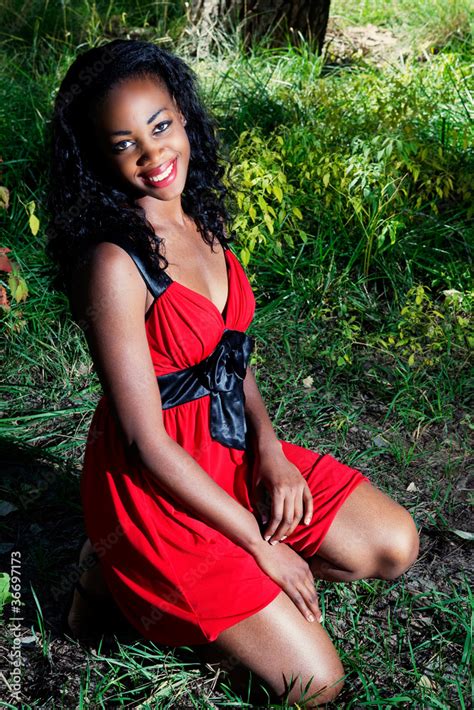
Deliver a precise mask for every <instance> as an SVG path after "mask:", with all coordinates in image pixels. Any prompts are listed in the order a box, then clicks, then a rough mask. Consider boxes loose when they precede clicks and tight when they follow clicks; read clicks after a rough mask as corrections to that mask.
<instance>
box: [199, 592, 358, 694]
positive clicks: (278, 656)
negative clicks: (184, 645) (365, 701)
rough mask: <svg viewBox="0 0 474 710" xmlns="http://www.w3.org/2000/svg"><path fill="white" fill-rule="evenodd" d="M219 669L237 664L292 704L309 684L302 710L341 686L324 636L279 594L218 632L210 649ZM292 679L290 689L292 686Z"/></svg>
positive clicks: (331, 649)
mask: <svg viewBox="0 0 474 710" xmlns="http://www.w3.org/2000/svg"><path fill="white" fill-rule="evenodd" d="M208 646H209V649H210V651H211V653H212V651H213V650H214V651H215V652H216V653H217V654H222V656H221V655H218V656H216V658H219V659H222V658H224V659H225V660H224V663H223V666H224V668H227V669H229V670H230V671H231V670H232V666H235V665H236V664H237V663H240V664H242V665H243V666H245V667H246V668H247V669H248V670H250V671H251V672H252V673H255V674H256V675H257V676H258V677H259V678H261V679H262V680H263V681H264V682H265V683H266V685H267V686H268V688H269V690H270V691H271V693H272V694H273V696H274V697H273V698H272V701H273V702H278V701H281V700H283V699H284V698H285V696H286V693H287V691H288V690H289V689H290V688H291V690H290V691H289V693H288V696H287V699H288V701H289V702H290V703H291V704H293V703H296V702H298V701H299V700H303V697H302V696H303V689H304V688H305V686H306V684H307V683H308V682H309V681H310V685H309V688H308V690H307V692H306V694H305V695H304V698H305V699H307V698H308V699H309V698H310V696H312V695H314V694H317V697H315V698H313V699H311V700H306V703H307V704H305V705H304V707H305V708H311V707H317V706H319V705H324V704H325V703H327V702H329V701H331V700H333V699H334V698H335V697H336V696H337V695H338V693H339V692H340V690H341V688H342V685H343V676H344V669H343V667H342V664H341V661H340V660H339V657H338V655H337V652H336V649H335V648H334V646H333V644H332V642H331V640H330V638H329V636H328V635H327V633H326V631H325V630H324V629H323V627H322V626H321V624H319V623H318V622H317V621H314V622H309V621H307V620H306V619H305V617H304V616H303V614H302V613H301V612H300V611H299V609H298V608H297V607H296V606H295V604H294V603H293V602H292V600H291V599H290V598H289V597H288V595H287V594H286V593H285V592H284V591H283V590H282V591H281V593H280V594H278V596H277V597H276V598H275V599H274V600H273V601H272V602H270V604H268V605H267V606H266V607H264V608H263V609H261V610H260V611H259V612H257V613H256V614H254V615H252V616H250V617H248V618H247V619H244V620H243V621H240V622H239V623H238V624H235V625H234V626H231V627H230V628H228V629H225V630H224V631H222V632H221V633H220V634H219V636H218V638H217V639H216V640H215V641H213V642H212V643H210V644H209V645H208ZM292 676H293V681H294V682H293V684H292Z"/></svg>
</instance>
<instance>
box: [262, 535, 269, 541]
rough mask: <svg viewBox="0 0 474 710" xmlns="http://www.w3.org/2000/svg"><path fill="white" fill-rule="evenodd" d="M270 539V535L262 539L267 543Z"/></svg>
mask: <svg viewBox="0 0 474 710" xmlns="http://www.w3.org/2000/svg"><path fill="white" fill-rule="evenodd" d="M270 538H271V535H267V537H264V538H263V539H264V540H265V542H268V541H269V539H270Z"/></svg>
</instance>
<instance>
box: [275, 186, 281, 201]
mask: <svg viewBox="0 0 474 710" xmlns="http://www.w3.org/2000/svg"><path fill="white" fill-rule="evenodd" d="M273 192H274V194H275V197H276V198H277V200H278V202H281V201H282V200H283V190H282V189H281V187H280V186H279V185H273Z"/></svg>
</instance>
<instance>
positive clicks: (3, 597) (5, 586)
mask: <svg viewBox="0 0 474 710" xmlns="http://www.w3.org/2000/svg"><path fill="white" fill-rule="evenodd" d="M12 599H13V597H12V595H11V594H10V576H9V575H8V574H7V573H6V572H0V609H1V608H2V606H3V605H4V604H10V602H11V600H12Z"/></svg>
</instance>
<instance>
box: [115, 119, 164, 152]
mask: <svg viewBox="0 0 474 710" xmlns="http://www.w3.org/2000/svg"><path fill="white" fill-rule="evenodd" d="M172 123H173V121H160V123H157V124H156V126H155V130H154V131H153V133H163V131H166V129H167V128H168V126H170V125H171V124H172ZM156 129H158V131H157V130H156ZM126 143H132V141H120V143H115V145H114V146H113V148H112V150H113V151H114V153H121V152H122V151H124V150H125V148H126Z"/></svg>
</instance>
